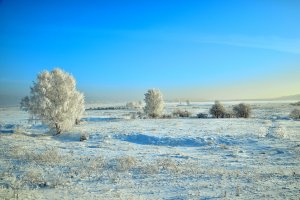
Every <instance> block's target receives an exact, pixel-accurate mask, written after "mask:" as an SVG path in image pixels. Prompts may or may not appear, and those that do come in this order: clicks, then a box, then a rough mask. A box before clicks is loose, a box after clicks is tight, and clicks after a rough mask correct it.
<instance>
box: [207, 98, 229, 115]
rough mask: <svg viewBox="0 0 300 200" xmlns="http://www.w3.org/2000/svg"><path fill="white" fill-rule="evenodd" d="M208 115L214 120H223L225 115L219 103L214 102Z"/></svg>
mask: <svg viewBox="0 0 300 200" xmlns="http://www.w3.org/2000/svg"><path fill="white" fill-rule="evenodd" d="M209 113H210V114H211V115H212V116H213V117H215V118H223V117H224V116H225V114H226V110H225V108H224V106H223V105H222V104H221V103H220V102H219V101H215V104H214V105H212V107H211V108H210V110H209Z"/></svg>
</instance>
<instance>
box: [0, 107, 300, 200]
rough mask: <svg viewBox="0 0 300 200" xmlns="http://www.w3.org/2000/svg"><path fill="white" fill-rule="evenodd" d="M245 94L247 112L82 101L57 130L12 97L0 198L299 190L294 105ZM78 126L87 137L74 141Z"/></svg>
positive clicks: (293, 195)
mask: <svg viewBox="0 0 300 200" xmlns="http://www.w3.org/2000/svg"><path fill="white" fill-rule="evenodd" d="M212 103H213V102H202V103H201V102H198V103H194V102H191V105H189V106H187V105H184V103H182V105H178V103H168V104H167V108H166V112H167V113H172V111H173V110H174V109H178V108H180V109H183V110H184V109H186V110H188V111H190V112H191V113H192V114H193V115H194V116H196V114H197V113H199V112H202V113H208V109H209V108H210V106H211V105H212ZM236 103H237V102H226V103H225V106H226V107H228V108H230V107H231V106H232V105H233V104H236ZM248 103H250V104H251V106H252V107H253V114H252V117H251V118H250V119H234V118H232V119H197V118H179V119H134V117H133V116H134V115H135V114H134V113H135V112H137V111H136V110H89V111H86V113H85V116H84V118H83V122H82V124H80V125H78V126H76V127H74V129H73V130H72V131H71V132H68V133H64V134H62V135H60V136H52V135H51V134H49V133H48V129H47V127H46V126H44V125H41V124H39V123H38V122H34V121H28V119H29V118H30V117H29V115H28V114H27V113H26V112H24V111H20V110H19V109H18V108H16V107H9V108H0V199H14V198H15V199H299V196H300V121H294V120H290V119H288V114H289V113H290V111H291V110H292V109H293V108H294V107H293V106H291V105H290V102H248ZM87 107H89V105H87ZM91 107H95V106H94V105H93V106H91ZM83 134H84V135H88V136H89V137H88V140H86V141H83V142H80V141H79V138H80V135H83Z"/></svg>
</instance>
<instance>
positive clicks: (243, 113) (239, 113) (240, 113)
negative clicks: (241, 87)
mask: <svg viewBox="0 0 300 200" xmlns="http://www.w3.org/2000/svg"><path fill="white" fill-rule="evenodd" d="M233 112H234V113H235V116H236V117H243V118H249V117H250V114H251V107H250V105H248V104H244V103H240V104H239V105H236V106H234V107H233Z"/></svg>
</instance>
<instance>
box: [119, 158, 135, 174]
mask: <svg viewBox="0 0 300 200" xmlns="http://www.w3.org/2000/svg"><path fill="white" fill-rule="evenodd" d="M116 162H117V163H116V170H118V171H128V170H130V169H131V168H133V167H134V166H135V165H136V163H137V161H136V159H135V158H134V157H132V156H123V157H119V158H117V159H116Z"/></svg>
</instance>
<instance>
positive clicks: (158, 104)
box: [144, 89, 164, 118]
mask: <svg viewBox="0 0 300 200" xmlns="http://www.w3.org/2000/svg"><path fill="white" fill-rule="evenodd" d="M145 103H146V106H145V107H144V112H145V113H146V115H148V116H149V117H153V118H156V117H159V116H161V114H162V112H163V109H164V100H163V97H162V94H161V92H160V91H159V90H158V89H150V90H148V91H147V93H146V94H145Z"/></svg>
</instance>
